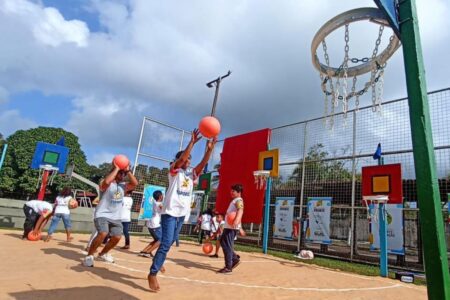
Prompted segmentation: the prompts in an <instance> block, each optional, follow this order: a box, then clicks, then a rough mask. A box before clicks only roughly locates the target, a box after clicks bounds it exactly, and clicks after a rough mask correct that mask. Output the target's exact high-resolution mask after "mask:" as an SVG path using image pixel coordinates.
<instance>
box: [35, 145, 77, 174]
mask: <svg viewBox="0 0 450 300" xmlns="http://www.w3.org/2000/svg"><path fill="white" fill-rule="evenodd" d="M68 157H69V148H67V147H64V146H59V145H55V144H49V143H44V142H37V144H36V149H35V150H34V155H33V159H32V161H31V168H32V169H39V168H40V166H42V165H50V166H52V167H56V168H58V172H59V173H64V172H65V168H66V163H67V159H68Z"/></svg>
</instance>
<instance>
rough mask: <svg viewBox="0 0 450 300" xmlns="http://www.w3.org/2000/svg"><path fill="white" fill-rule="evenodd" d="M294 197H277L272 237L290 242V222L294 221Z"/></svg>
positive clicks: (292, 234)
mask: <svg viewBox="0 0 450 300" xmlns="http://www.w3.org/2000/svg"><path fill="white" fill-rule="evenodd" d="M294 203H295V197H277V198H276V203H275V224H274V225H273V237H274V238H280V239H285V240H292V239H293V236H294V232H293V226H292V220H293V219H294Z"/></svg>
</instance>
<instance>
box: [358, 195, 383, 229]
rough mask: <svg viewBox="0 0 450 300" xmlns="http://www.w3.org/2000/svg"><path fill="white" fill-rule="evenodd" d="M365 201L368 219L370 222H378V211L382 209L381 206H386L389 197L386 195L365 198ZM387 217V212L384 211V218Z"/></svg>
mask: <svg viewBox="0 0 450 300" xmlns="http://www.w3.org/2000/svg"><path fill="white" fill-rule="evenodd" d="M363 201H364V203H365V204H366V208H367V219H368V220H369V221H371V220H373V221H374V222H378V211H379V209H380V204H386V203H387V202H388V201H389V196H386V195H375V196H363ZM371 204H373V206H374V207H373V210H372V209H370V206H371ZM385 217H386V210H385V211H384V214H383V218H385Z"/></svg>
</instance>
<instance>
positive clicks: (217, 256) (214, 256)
mask: <svg viewBox="0 0 450 300" xmlns="http://www.w3.org/2000/svg"><path fill="white" fill-rule="evenodd" d="M209 257H212V258H219V255H217V254H213V255H210V256H209Z"/></svg>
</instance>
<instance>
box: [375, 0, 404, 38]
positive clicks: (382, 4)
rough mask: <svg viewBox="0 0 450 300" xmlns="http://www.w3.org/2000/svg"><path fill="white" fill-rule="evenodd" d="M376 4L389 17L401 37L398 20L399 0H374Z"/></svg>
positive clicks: (390, 22) (396, 32)
mask: <svg viewBox="0 0 450 300" xmlns="http://www.w3.org/2000/svg"><path fill="white" fill-rule="evenodd" d="M374 2H375V4H376V5H377V6H378V8H379V9H381V10H382V11H383V12H384V14H385V15H386V17H387V20H388V22H389V24H390V25H391V27H392V29H393V30H394V32H395V34H396V35H397V37H398V38H399V39H400V25H399V22H398V10H397V0H374Z"/></svg>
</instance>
